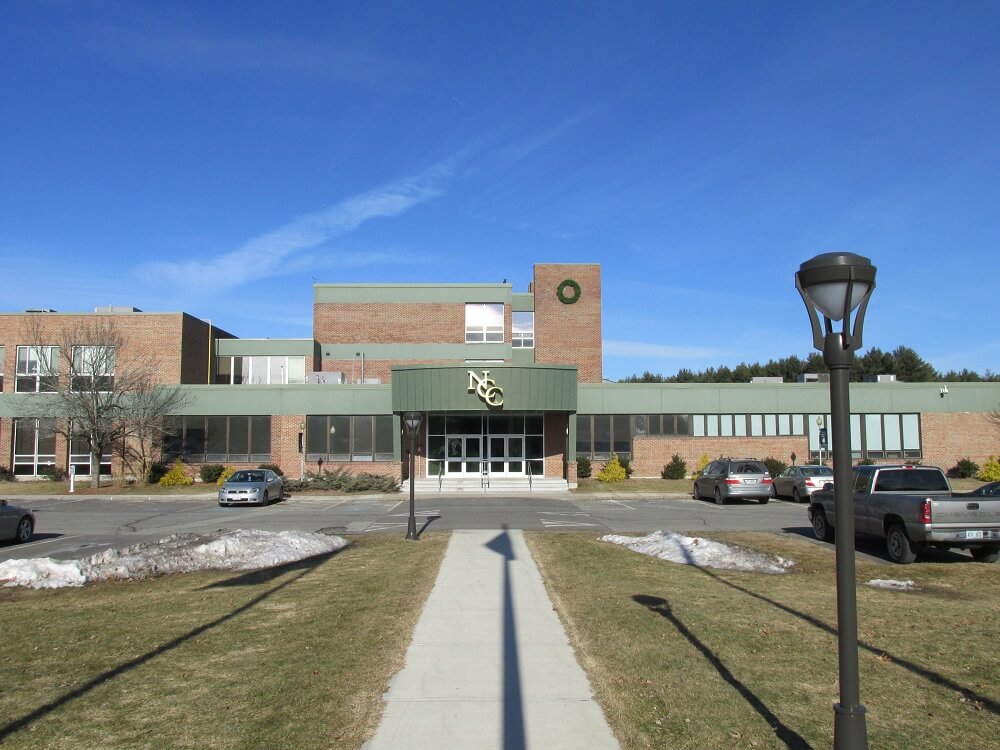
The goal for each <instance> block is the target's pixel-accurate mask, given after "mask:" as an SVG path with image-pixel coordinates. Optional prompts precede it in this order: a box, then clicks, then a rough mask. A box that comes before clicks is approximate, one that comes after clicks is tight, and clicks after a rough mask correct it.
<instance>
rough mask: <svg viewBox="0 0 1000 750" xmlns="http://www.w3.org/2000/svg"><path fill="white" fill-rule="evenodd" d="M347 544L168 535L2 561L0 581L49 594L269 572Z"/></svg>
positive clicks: (260, 535) (250, 534)
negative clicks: (65, 555)
mask: <svg viewBox="0 0 1000 750" xmlns="http://www.w3.org/2000/svg"><path fill="white" fill-rule="evenodd" d="M348 544H350V542H348V541H347V540H346V539H344V538H342V537H339V536H332V535H329V534H322V533H318V532H311V531H261V530H259V529H235V530H233V531H230V530H229V529H219V530H218V531H213V532H210V533H207V534H193V533H185V534H172V535H170V536H168V537H165V538H163V539H160V540H159V541H157V542H145V543H143V544H135V545H132V546H131V547H126V548H125V549H120V550H119V549H107V550H104V551H103V552H98V553H97V554H94V555H91V556H90V557H85V558H83V559H82V560H54V559H52V558H51V557H36V558H31V559H25V560H7V561H6V562H2V563H0V582H2V583H3V585H4V586H7V587H9V586H28V587H30V588H35V589H51V588H61V587H63V586H82V585H83V584H85V583H87V582H90V581H111V580H123V579H126V578H152V577H153V576H159V575H166V574H168V573H190V572H192V571H195V570H253V569H256V568H272V567H274V566H276V565H283V564H285V563H290V562H295V561H297V560H304V559H305V558H307V557H313V556H315V555H323V554H328V553H330V552H336V551H337V550H339V549H343V548H344V547H346V546H347V545H348Z"/></svg>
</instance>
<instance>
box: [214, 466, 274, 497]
mask: <svg viewBox="0 0 1000 750" xmlns="http://www.w3.org/2000/svg"><path fill="white" fill-rule="evenodd" d="M283 493H284V483H283V482H282V480H281V477H279V476H278V475H277V474H276V473H275V472H273V471H271V470H270V469H245V470H241V471H237V472H236V473H234V474H233V475H232V476H231V477H229V479H227V480H226V481H225V482H224V483H223V485H222V486H221V487H220V488H219V505H235V504H241V505H242V504H244V503H252V504H255V505H267V504H268V503H269V502H271V501H272V500H280V499H281V496H282V494H283Z"/></svg>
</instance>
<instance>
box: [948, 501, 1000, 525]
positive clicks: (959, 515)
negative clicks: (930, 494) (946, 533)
mask: <svg viewBox="0 0 1000 750" xmlns="http://www.w3.org/2000/svg"><path fill="white" fill-rule="evenodd" d="M931 502H932V505H931V523H932V524H933V525H934V526H968V527H974V528H980V529H983V528H985V529H990V528H994V529H995V528H1000V498H989V497H955V498H949V499H944V498H932V500H931Z"/></svg>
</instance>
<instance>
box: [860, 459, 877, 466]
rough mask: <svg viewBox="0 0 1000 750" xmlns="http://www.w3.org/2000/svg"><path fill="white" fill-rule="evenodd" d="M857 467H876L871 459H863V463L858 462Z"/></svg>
mask: <svg viewBox="0 0 1000 750" xmlns="http://www.w3.org/2000/svg"><path fill="white" fill-rule="evenodd" d="M857 465H858V466H874V465H875V462H874V461H873V460H872V459H870V458H865V459H862V460H861V461H858V463H857Z"/></svg>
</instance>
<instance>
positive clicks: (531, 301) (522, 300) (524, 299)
mask: <svg viewBox="0 0 1000 750" xmlns="http://www.w3.org/2000/svg"><path fill="white" fill-rule="evenodd" d="M512 296H513V299H512V300H511V306H510V309H511V311H512V312H534V311H535V295H534V294H530V293H529V294H525V293H523V292H517V293H515V294H514V295H512Z"/></svg>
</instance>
